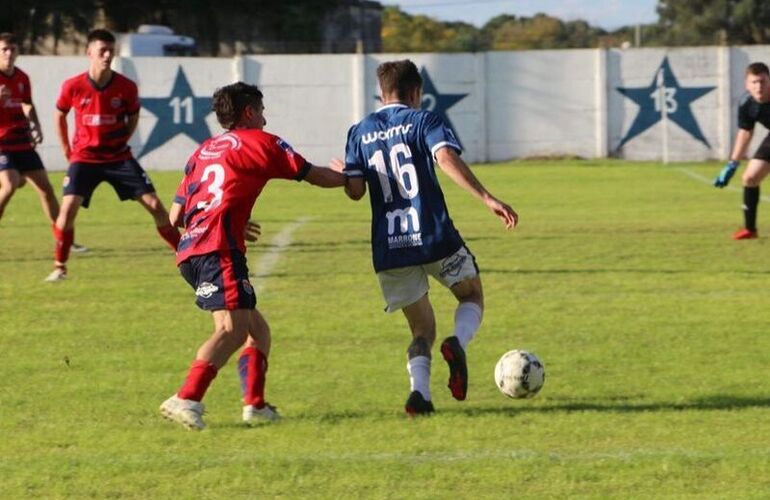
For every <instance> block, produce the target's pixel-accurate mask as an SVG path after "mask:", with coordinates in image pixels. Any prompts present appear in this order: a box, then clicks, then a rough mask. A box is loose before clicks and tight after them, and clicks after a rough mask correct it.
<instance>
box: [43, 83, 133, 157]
mask: <svg viewBox="0 0 770 500" xmlns="http://www.w3.org/2000/svg"><path fill="white" fill-rule="evenodd" d="M56 107H57V108H58V109H59V111H62V112H64V113H67V112H69V110H70V109H72V108H75V134H74V136H73V138H72V154H71V155H70V158H69V160H70V162H73V163H74V162H86V163H111V162H117V161H123V160H128V159H129V158H131V148H130V147H129V146H128V139H129V131H128V126H127V125H126V119H127V117H128V116H129V115H134V114H136V113H138V112H139V108H140V107H141V105H140V104H139V92H138V91H137V88H136V84H135V83H134V82H132V81H131V80H129V79H128V78H126V77H125V76H123V75H121V74H120V73H116V72H114V71H113V72H112V78H111V79H110V81H109V82H107V84H106V85H105V86H104V87H101V88H100V87H97V86H96V83H95V82H94V81H93V80H91V78H90V77H89V76H88V73H87V72H86V73H82V74H80V75H78V76H75V77H73V78H70V79H69V80H67V81H65V82H64V83H63V84H62V87H61V92H60V93H59V99H58V100H57V101H56Z"/></svg>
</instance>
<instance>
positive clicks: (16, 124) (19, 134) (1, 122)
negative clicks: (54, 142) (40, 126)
mask: <svg viewBox="0 0 770 500" xmlns="http://www.w3.org/2000/svg"><path fill="white" fill-rule="evenodd" d="M0 86H4V87H5V92H10V95H9V96H8V97H7V98H5V99H4V98H3V97H0V152H6V151H7V152H11V151H28V150H30V149H32V148H33V147H34V146H33V143H32V135H31V134H30V130H29V120H27V115H25V114H24V110H23V109H22V106H21V105H22V103H24V104H32V87H31V86H30V84H29V77H28V76H27V74H26V73H25V72H23V71H22V70H20V69H19V68H14V69H13V73H12V74H11V75H6V74H5V73H3V72H2V71H0Z"/></svg>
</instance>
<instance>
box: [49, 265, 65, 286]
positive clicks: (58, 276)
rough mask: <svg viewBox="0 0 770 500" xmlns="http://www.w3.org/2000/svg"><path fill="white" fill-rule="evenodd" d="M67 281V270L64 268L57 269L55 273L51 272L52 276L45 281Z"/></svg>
mask: <svg viewBox="0 0 770 500" xmlns="http://www.w3.org/2000/svg"><path fill="white" fill-rule="evenodd" d="M65 279H67V269H66V268H63V267H56V268H54V270H53V271H51V274H49V275H48V276H47V277H46V278H45V281H47V282H48V283H55V282H57V281H62V280H65Z"/></svg>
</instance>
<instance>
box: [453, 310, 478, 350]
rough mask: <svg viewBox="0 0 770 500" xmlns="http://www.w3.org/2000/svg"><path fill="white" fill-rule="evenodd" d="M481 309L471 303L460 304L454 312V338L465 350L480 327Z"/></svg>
mask: <svg viewBox="0 0 770 500" xmlns="http://www.w3.org/2000/svg"><path fill="white" fill-rule="evenodd" d="M482 315H483V311H482V309H481V308H480V307H479V306H478V304H475V303H473V302H461V303H460V305H458V306H457V310H456V311H455V337H457V339H458V340H459V341H460V345H461V346H462V348H463V349H465V348H466V347H467V346H468V344H469V343H470V341H471V340H473V337H474V336H475V335H476V332H477V331H478V329H479V326H480V325H481V317H482Z"/></svg>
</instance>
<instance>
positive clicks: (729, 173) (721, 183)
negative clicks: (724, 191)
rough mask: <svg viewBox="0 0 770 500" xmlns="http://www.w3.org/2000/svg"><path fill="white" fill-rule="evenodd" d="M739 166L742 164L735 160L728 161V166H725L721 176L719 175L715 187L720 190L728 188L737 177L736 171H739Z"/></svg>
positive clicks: (720, 173)
mask: <svg viewBox="0 0 770 500" xmlns="http://www.w3.org/2000/svg"><path fill="white" fill-rule="evenodd" d="M739 164H740V162H738V161H735V160H731V161H728V162H727V165H725V167H724V168H723V169H722V171H721V172H719V175H717V178H716V179H714V186H716V187H718V188H723V187H725V186H727V185H728V184H729V183H730V179H732V178H733V175H735V171H736V170H738V165H739Z"/></svg>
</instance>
